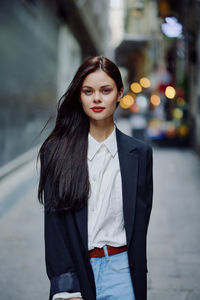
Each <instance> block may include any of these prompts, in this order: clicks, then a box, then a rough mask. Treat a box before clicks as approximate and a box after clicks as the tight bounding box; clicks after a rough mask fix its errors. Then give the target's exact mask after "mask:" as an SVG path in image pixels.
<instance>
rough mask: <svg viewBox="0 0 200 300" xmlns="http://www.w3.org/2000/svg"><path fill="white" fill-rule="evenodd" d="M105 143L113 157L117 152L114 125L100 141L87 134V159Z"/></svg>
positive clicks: (91, 157)
mask: <svg viewBox="0 0 200 300" xmlns="http://www.w3.org/2000/svg"><path fill="white" fill-rule="evenodd" d="M102 145H105V146H106V148H107V149H108V151H109V152H110V153H111V155H112V156H113V157H114V156H115V154H116V153H117V140H116V127H115V126H114V130H113V131H112V133H111V134H110V135H109V136H108V137H107V138H106V139H105V140H104V141H103V142H101V143H99V142H97V140H95V139H94V138H93V137H92V136H91V135H90V133H89V134H88V159H89V160H92V159H93V157H94V156H95V154H96V153H97V151H98V150H99V148H100V147H101V146H102Z"/></svg>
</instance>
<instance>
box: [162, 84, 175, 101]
mask: <svg viewBox="0 0 200 300" xmlns="http://www.w3.org/2000/svg"><path fill="white" fill-rule="evenodd" d="M175 95H176V90H175V88H174V87H173V86H170V85H169V86H167V87H166V89H165V96H166V97H167V98H169V99H173V98H174V97H175Z"/></svg>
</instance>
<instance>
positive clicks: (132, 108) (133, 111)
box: [129, 102, 140, 114]
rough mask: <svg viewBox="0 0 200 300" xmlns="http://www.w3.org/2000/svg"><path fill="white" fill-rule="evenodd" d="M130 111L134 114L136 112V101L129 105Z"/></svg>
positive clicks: (137, 108)
mask: <svg viewBox="0 0 200 300" xmlns="http://www.w3.org/2000/svg"><path fill="white" fill-rule="evenodd" d="M129 109H130V111H131V112H132V113H134V114H136V113H138V112H139V110H140V109H139V106H138V104H137V103H136V102H134V103H133V105H131V106H130V108H129Z"/></svg>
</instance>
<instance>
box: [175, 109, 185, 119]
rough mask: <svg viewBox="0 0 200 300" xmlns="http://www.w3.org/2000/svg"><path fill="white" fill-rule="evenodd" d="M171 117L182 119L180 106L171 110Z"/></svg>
mask: <svg viewBox="0 0 200 300" xmlns="http://www.w3.org/2000/svg"><path fill="white" fill-rule="evenodd" d="M173 117H174V118H175V119H182V118H183V111H182V110H181V109H180V108H175V109H174V110H173Z"/></svg>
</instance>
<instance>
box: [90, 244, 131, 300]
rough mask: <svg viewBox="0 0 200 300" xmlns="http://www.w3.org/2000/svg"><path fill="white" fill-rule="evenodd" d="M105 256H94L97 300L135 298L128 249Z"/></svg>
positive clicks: (105, 250)
mask: <svg viewBox="0 0 200 300" xmlns="http://www.w3.org/2000/svg"><path fill="white" fill-rule="evenodd" d="M104 252H105V256H104V257H92V258H90V263H91V266H92V269H93V272H94V279H95V284H96V293H97V297H96V299H97V300H122V299H128V300H135V295H134V290H133V286H132V281H131V277H130V271H129V264H128V255H127V251H125V252H121V253H118V254H114V255H110V256H109V255H108V253H107V248H106V246H105V247H104Z"/></svg>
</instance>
